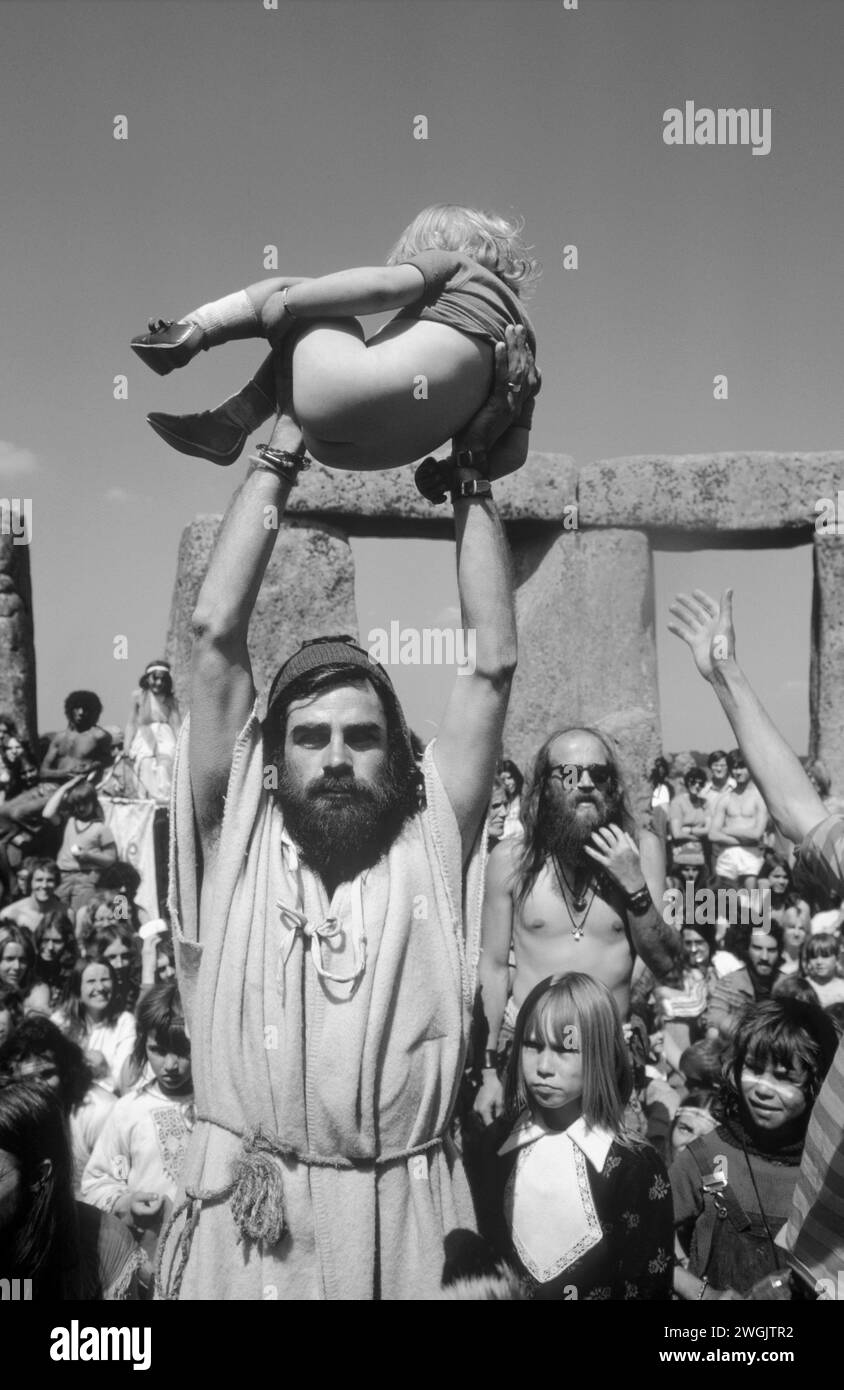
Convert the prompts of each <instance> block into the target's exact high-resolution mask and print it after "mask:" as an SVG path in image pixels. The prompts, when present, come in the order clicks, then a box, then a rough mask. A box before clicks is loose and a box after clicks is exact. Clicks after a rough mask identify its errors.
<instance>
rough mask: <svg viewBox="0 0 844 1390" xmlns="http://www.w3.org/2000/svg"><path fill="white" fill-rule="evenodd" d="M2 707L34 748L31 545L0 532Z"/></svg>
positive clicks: (35, 734) (20, 733)
mask: <svg viewBox="0 0 844 1390" xmlns="http://www.w3.org/2000/svg"><path fill="white" fill-rule="evenodd" d="M0 657H2V659H1V660H0V711H2V712H3V713H8V714H10V715H11V716H12V717H13V719H14V720H15V723H16V725H17V730H18V733H19V735H20V736H21V738H25V739H27V741H28V742H29V745H30V747H31V748H32V750H33V752H34V751H35V750H36V748H37V746H38V745H37V739H38V728H37V722H36V709H35V640H34V635H33V627H32V581H31V579H30V571H29V545H28V544H27V545H20V544H18V545H16V544H15V537H14V536H13V535H5V534H0Z"/></svg>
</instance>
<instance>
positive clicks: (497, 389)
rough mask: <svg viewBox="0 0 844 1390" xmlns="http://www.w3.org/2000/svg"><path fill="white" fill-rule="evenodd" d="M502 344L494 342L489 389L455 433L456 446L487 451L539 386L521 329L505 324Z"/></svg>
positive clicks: (524, 334) (529, 351)
mask: <svg viewBox="0 0 844 1390" xmlns="http://www.w3.org/2000/svg"><path fill="white" fill-rule="evenodd" d="M504 333H505V339H506V341H505V342H504V343H496V344H495V364H494V368H495V375H494V378H493V385H492V391H491V393H490V395H489V396H488V397H487V399H486V400H485V401H484V404H483V405H482V406H481V408H480V410H479V411H478V412H477V414H476V415H474V416H473V417H472V419H471V420H470V421H469V423H468V425H466V426H465V427H464V429H462V430H461V431H460V434H459V435H456V436H455V439H454V445H455V448H456V449H485V450H487V451H489V450H490V449H491V448H492V445H493V444H494V443H495V441H496V440H497V439H499V438H500V436H501V435H502V434H503V433H504V431H505V430H507V429H509V427H510V425H512V423H513V421H514V420H515V419H517V418H518V415H519V412H520V411H521V408H522V405H523V404H524V402H525V401H526V400H528V399H529V397H531V396H535V395H536V394H537V393H538V391H539V390H540V387H541V385H542V377H541V375H540V372H539V368H538V367H537V365H536V363H535V362H534V360H533V353H532V352H531V350H530V348H529V347H528V345H527V338H526V333H525V329H524V328H523V327H521V326H520V327H515V326H514V325H512V324H511V325H509V326H508V327H507V328H506V329H505V330H504Z"/></svg>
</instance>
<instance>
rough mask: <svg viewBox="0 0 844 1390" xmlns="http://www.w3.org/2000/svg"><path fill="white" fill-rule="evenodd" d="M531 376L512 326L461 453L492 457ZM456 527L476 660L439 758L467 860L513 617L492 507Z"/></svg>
mask: <svg viewBox="0 0 844 1390" xmlns="http://www.w3.org/2000/svg"><path fill="white" fill-rule="evenodd" d="M532 371H533V359H532V357H531V355H530V353H529V351H528V350H527V348H526V346H525V332H524V329H522V328H508V329H507V343H506V346H505V344H497V346H496V349H495V386H494V388H493V394H492V396H491V397H490V400H489V401H488V402H487V404H486V405H485V406H484V407H483V408H482V409H481V410H480V411H479V413H478V415H477V416H476V417H475V419H474V420H473V421H471V422H470V423H469V425H468V426H467V428H466V429H465V430H464V431H463V432H462V434H461V435H460V437H459V438H457V439H455V441H454V444H455V449H456V450H465V449H471V450H472V451H473V453H474V454H476V455H482V456H483V458H484V459H485V458H486V457H487V456H488V452H489V450H490V448H491V445H492V444H493V443H494V441H495V440H496V439H497V438H498V437H500V435H501V434H503V432H504V431H505V429H506V428H507V426H508V425H509V423H510V421H511V420H512V419H513V416H514V415H515V414H517V412H518V409H519V406H520V404H521V399H522V396H523V395H524V394H525V392H526V391H527V390H528V389H529V379H530V378H531V374H532ZM514 384H515V389H514ZM467 476H468V475H467ZM476 476H480V474H477V475H476ZM454 525H455V531H456V534H457V587H458V592H459V594H460V608H461V613H462V619H463V628H464V631H465V632H466V634H467V651H468V652H469V654H470V658H471V660H470V661H469V662H467V664H466V666H464V667H463V668H462V669H461V670H460V671H459V673H458V675H457V678H456V680H455V683H454V689H453V690H452V693H451V696H450V698H449V701H448V705H447V706H446V710H445V715H444V716H443V720H442V724H441V726H440V732H439V735H438V737H437V741H436V744H435V745H434V757H435V759H436V764H437V770H438V772H439V774H440V777H441V778H442V780H443V784H444V786H445V789H446V792H447V793H448V797H449V800H450V802H451V805H452V807H453V808H454V813H455V815H456V817H457V821H458V824H459V826H460V834H461V838H462V842H463V857H464V859H465V858H466V857H467V856H468V854H469V851H470V850H471V847H472V845H473V843H474V841H475V837H476V836H477V833H478V829H479V827H480V824H481V821H482V820H483V817H484V815H485V813H486V808H487V805H488V803H489V797H490V791H491V788H492V779H493V776H494V774H495V765H496V762H497V760H498V756H499V752H500V748H501V733H502V730H503V728H504V716H505V714H506V713H507V703H508V700H509V698H510V684H511V682H512V679H513V672H514V671H515V669H516V611H515V604H514V601H513V580H512V574H511V567H510V552H509V549H508V546H507V539H506V536H505V534H504V527H503V525H502V522H501V518H500V517H499V515H498V510H497V508H496V506H495V503H494V502H493V501H492V500H491V499H490V498H475V499H471V498H467V499H456V500H455V503H454Z"/></svg>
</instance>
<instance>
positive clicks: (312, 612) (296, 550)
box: [167, 516, 357, 709]
mask: <svg viewBox="0 0 844 1390" xmlns="http://www.w3.org/2000/svg"><path fill="white" fill-rule="evenodd" d="M220 521H221V518H220V517H219V516H200V517H197V518H196V520H195V521H193V522H192V523H191V525H190V526H187V527H185V530H184V531H183V532H182V539H181V542H180V545H179V558H178V567H177V572H176V584H175V588H174V590H173V601H172V606H171V609H170V629H169V633H168V637H167V658H168V660H169V661H170V662H171V663H172V665H173V678H174V684H175V687H176V694H177V696H178V698H179V701H180V703H181V705H182V708H183V709H186V708H187V706H188V683H189V675H190V653H191V627H190V624H191V615H192V613H193V610H194V608H195V606H196V600H197V598H198V596H199V590H200V587H201V585H202V580H203V579H204V577H205V572H206V570H207V569H208V562H209V560H210V558H211V551H212V549H213V546H214V542H215V540H216V538H217V532H218V531H219V528H220ZM333 632H347V633H349V634H350V636H357V615H356V612H355V586H354V562H353V560H352V552H351V549H350V547H349V543H348V540H347V539H346V537H345V536H344V535H343V534H342V532H340V531H338V530H337V529H336V528H334V527H332V526H326V525H324V524H322V523H319V522H303V521H299V520H296V521H293V522H290V523H285V524H284V525H283V526H282V527H281V528H280V531H279V537H278V540H277V542H276V546H275V550H274V551H273V556H272V559H271V560H270V563H269V566H268V568H267V573H266V575H265V577H264V582H263V584H262V585H261V590H260V593H259V594H258V601H257V603H256V605H255V609H254V612H253V614H252V619H251V621H250V624H249V655H250V659H251V662H252V673H253V677H254V681H255V688H256V690H258V691H259V692H260V693H261V694H262V695H263V694H264V693H265V692H266V689H267V687H268V685H269V683H270V681H271V680H272V677H273V676H274V675H275V673H276V671H277V670H278V668H279V666H280V665H281V663H282V661H284V659H285V658H286V657H288V656H290V655H291V654H292V653H293V652H294V651H295V650H296V648H297V647H298V646H299V643H300V642H302V641H304V640H306V639H307V638H309V637H316V636H319V635H320V634H321V633H333Z"/></svg>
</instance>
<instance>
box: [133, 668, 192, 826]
mask: <svg viewBox="0 0 844 1390" xmlns="http://www.w3.org/2000/svg"><path fill="white" fill-rule="evenodd" d="M181 726H182V719H181V715H180V713H179V702H178V700H177V699H176V697H175V695H174V694H173V676H172V673H171V670H170V666H169V664H168V663H167V662H166V661H151V662H150V663H149V665H148V666H147V667H146V669H145V671H144V674H143V675H142V676H141V679H140V688H139V689H138V690H136V691H135V693H134V696H133V698H132V713H131V715H130V716H129V722H128V724H127V725H126V738H125V743H124V747H125V749H126V752H127V754H128V755H129V758H130V760H131V763H132V768H133V771H134V773H135V776H136V778H137V780H138V782H139V784H140V787H141V788H142V789H143V792H144V794H145V795H146V796H149V797H151V798H152V799H153V800H155V801H165V802H166V801H169V799H170V786H171V783H172V780H173V758H174V755H175V752H176V739H177V738H178V734H179V730H180V728H181Z"/></svg>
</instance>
